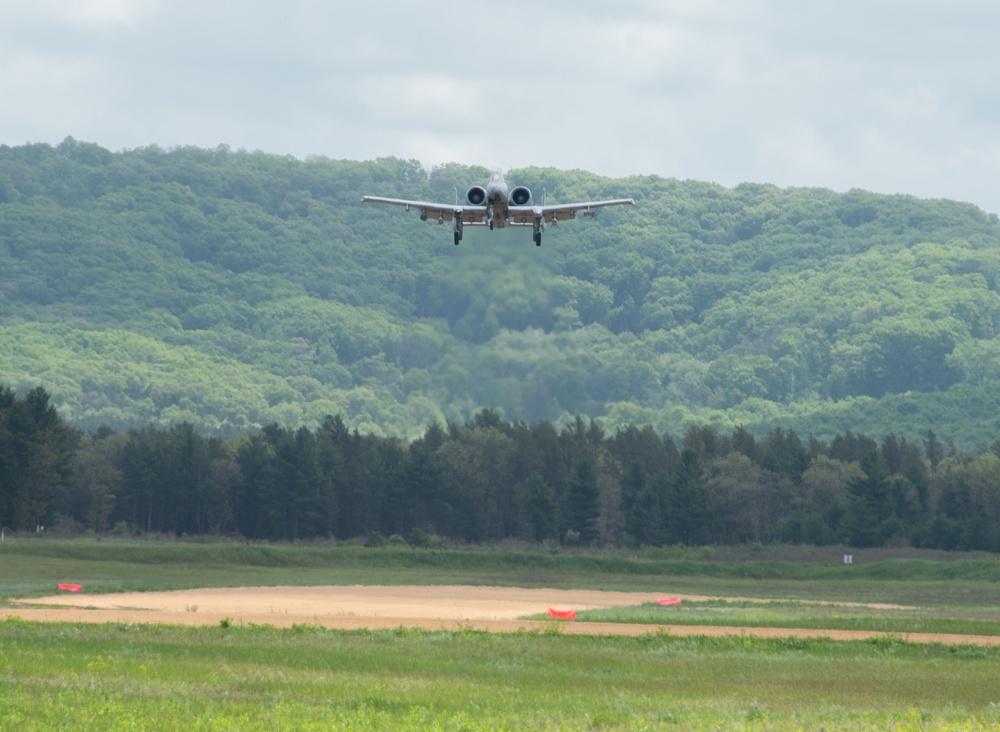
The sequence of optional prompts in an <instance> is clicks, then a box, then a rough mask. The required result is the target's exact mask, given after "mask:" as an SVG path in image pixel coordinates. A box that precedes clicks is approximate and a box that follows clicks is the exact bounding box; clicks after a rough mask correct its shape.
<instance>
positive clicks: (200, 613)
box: [0, 586, 1000, 646]
mask: <svg viewBox="0 0 1000 732" xmlns="http://www.w3.org/2000/svg"><path fill="white" fill-rule="evenodd" d="M662 597H665V596H664V595H657V594H653V593H648V592H601V591H594V590H554V589H524V588H516V587H469V586H411V587H383V586H345V587H339V586H338V587H238V588H222V589H214V588H213V589H200V590H184V591H178V592H131V593H121V594H109V595H87V594H85V593H64V594H61V595H58V596H52V597H41V598H32V599H29V600H21V601H16V602H15V604H14V605H12V606H9V607H0V619H2V618H8V617H19V618H21V619H23V620H33V621H42V622H92V623H130V624H137V623H147V624H170V625H218V624H219V623H220V622H221V621H223V620H228V621H229V622H231V623H233V624H234V625H249V624H257V625H273V626H276V627H290V626H292V625H297V624H302V625H317V626H323V627H326V628H337V629H344V630H357V629H362V628H367V629H371V630H376V629H382V628H399V627H407V628H423V629H426V630H455V629H457V628H472V629H476V630H486V631H490V632H494V633H516V632H518V631H539V630H541V631H544V630H546V629H552V628H553V627H558V630H559V632H562V633H574V634H587V635H644V634H648V633H656V632H665V633H669V634H670V635H673V636H688V635H706V636H724V635H741V634H746V635H754V636H759V637H765V638H789V637H800V638H831V639H834V640H859V639H864V638H871V637H878V636H883V635H885V634H884V633H876V632H865V631H845V630H804V629H795V628H792V629H789V628H739V627H716V626H691V625H670V624H669V619H668V618H665V621H667V622H664V624H663V625H638V624H625V623H590V622H580V621H572V622H571V621H544V620H543V621H539V620H518V618H521V617H524V616H526V615H536V614H539V613H542V614H544V613H546V612H547V611H548V610H549V609H550V608H551V609H555V610H588V609H593V608H609V607H623V606H628V605H640V604H642V603H647V602H653V601H655V600H657V599H659V598H662ZM670 597H675V598H680V599H682V600H705V599H710V598H707V597H704V596H695V595H670ZM712 599H714V598H712ZM724 599H729V600H732V599H737V598H724ZM740 599H747V598H740ZM876 607H877V606H876ZM669 612H670V611H669V610H667V609H665V610H664V613H665V614H668V613H669ZM903 637H904V638H905V639H906V640H908V641H910V642H912V643H943V644H948V645H981V646H995V645H1000V637H994V636H969V635H945V634H931V633H911V634H906V635H905V636H903Z"/></svg>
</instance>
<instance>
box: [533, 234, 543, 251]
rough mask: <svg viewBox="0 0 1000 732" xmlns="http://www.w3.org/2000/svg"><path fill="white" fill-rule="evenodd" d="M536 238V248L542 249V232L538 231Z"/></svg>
mask: <svg viewBox="0 0 1000 732" xmlns="http://www.w3.org/2000/svg"><path fill="white" fill-rule="evenodd" d="M534 238H535V246H536V247H540V246H541V245H542V232H540V231H536V232H535V237H534Z"/></svg>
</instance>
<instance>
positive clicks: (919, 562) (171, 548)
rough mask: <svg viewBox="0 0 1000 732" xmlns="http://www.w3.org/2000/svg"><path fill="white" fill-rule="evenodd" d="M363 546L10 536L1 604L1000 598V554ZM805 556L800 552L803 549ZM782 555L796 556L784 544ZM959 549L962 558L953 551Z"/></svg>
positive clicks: (1, 564) (0, 580)
mask: <svg viewBox="0 0 1000 732" xmlns="http://www.w3.org/2000/svg"><path fill="white" fill-rule="evenodd" d="M716 553H719V554H721V555H723V557H724V558H723V559H719V560H716V559H713V558H712V556H713V550H711V549H683V548H668V549H656V550H646V551H643V552H624V551H610V552H597V551H593V552H564V551H559V552H556V551H550V550H548V549H546V548H544V547H529V548H520V549H504V548H498V547H473V548H465V549H447V550H445V549H434V550H428V549H411V548H407V547H385V548H378V549H373V548H366V547H359V546H354V545H341V546H303V545H265V544H242V543H211V544H210V543H188V542H179V541H124V540H117V541H108V540H104V541H97V540H93V539H90V540H51V539H18V540H10V539H8V540H7V541H5V542H4V543H2V544H0V601H2V599H3V598H5V597H11V596H25V595H38V594H47V593H50V592H51V591H52V588H53V586H54V584H55V583H56V582H67V581H72V582H76V583H79V584H85V587H86V590H87V591H88V592H115V591H134V590H170V589H186V588H192V587H230V586H243V585H248V586H252V585H256V586H266V585H279V584H288V585H330V584H333V585H344V584H383V585H394V584H471V585H499V586H521V587H555V588H587V589H601V590H629V591H631V590H635V591H651V592H663V593H665V594H669V593H688V594H707V595H718V596H750V597H763V598H775V599H779V598H780V599H796V600H850V601H856V602H889V603H896V604H904V605H920V606H932V605H941V606H955V605H979V606H987V607H988V606H1000V559H997V558H996V557H992V556H985V557H984V556H983V555H972V556H969V557H968V558H959V559H956V560H954V561H932V560H927V559H911V558H899V559H887V560H885V561H878V562H872V563H869V564H861V565H857V564H856V565H854V566H853V567H844V566H843V565H837V564H834V563H832V562H831V561H823V562H812V563H810V562H804V561H798V562H796V561H791V560H789V559H787V558H786V559H768V560H754V559H744V558H725V557H726V555H728V554H730V552H728V551H725V550H716ZM799 553H800V554H802V553H803V552H801V551H800V552H799ZM787 556H789V557H790V556H794V555H793V554H792V553H791V552H789V553H788V554H787ZM958 556H959V557H961V555H958Z"/></svg>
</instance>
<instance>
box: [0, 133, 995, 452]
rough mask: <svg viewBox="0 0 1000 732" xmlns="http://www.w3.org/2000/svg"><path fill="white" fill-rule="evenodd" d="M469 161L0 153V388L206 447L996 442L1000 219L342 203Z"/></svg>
mask: <svg viewBox="0 0 1000 732" xmlns="http://www.w3.org/2000/svg"><path fill="white" fill-rule="evenodd" d="M487 174H488V171H487V170H486V169H484V168H466V167H462V166H457V165H448V166H444V167H442V168H439V169H436V170H434V171H432V172H431V173H430V175H428V174H427V172H426V171H425V170H424V169H422V168H421V167H420V165H419V164H418V163H416V162H413V161H403V160H397V159H384V160H378V161H375V162H349V161H334V160H328V159H324V158H316V159H310V160H307V161H300V160H296V159H293V158H286V157H278V156H274V155H267V154H263V153H250V152H243V151H233V150H230V149H228V148H225V147H220V148H218V149H215V150H202V149H194V148H182V149H175V150H163V149H160V148H156V147H150V148H142V149H138V150H132V151H125V152H118V153H114V152H110V151H108V150H105V149H102V148H100V147H98V146H96V145H93V144H88V143H82V142H77V141H75V140H73V139H71V138H70V139H67V140H66V141H64V142H63V143H62V144H60V145H58V146H56V147H52V146H49V145H26V146H20V147H7V146H2V147H0V384H4V385H8V386H10V387H12V388H13V389H15V390H16V392H17V393H19V394H25V393H28V392H29V391H30V390H31V389H32V388H34V387H36V386H41V387H43V388H44V389H45V390H47V392H48V393H50V394H51V395H52V402H53V404H54V405H55V406H56V407H57V408H58V410H59V414H60V415H61V416H62V417H63V418H64V419H66V420H67V421H68V422H69V423H70V424H72V425H75V426H77V427H81V428H84V429H96V428H97V427H99V426H100V425H102V424H105V425H108V426H110V427H111V428H113V429H115V430H123V429H127V428H131V427H143V426H145V425H149V424H152V425H155V426H157V427H158V428H164V429H168V428H170V427H171V426H172V425H178V424H181V423H185V422H186V423H190V424H191V425H193V426H194V427H195V428H196V429H197V430H201V431H203V432H206V433H208V434H217V435H220V436H231V435H234V434H237V433H240V432H244V431H250V430H252V429H254V428H259V427H262V426H264V425H267V424H271V423H276V424H277V425H278V426H280V427H283V428H289V429H295V428H298V427H300V426H306V427H308V428H309V429H314V428H317V427H318V426H319V425H321V424H322V423H323V421H324V419H325V418H326V416H327V415H340V416H341V417H342V419H343V420H344V422H345V424H346V425H347V427H349V428H355V427H356V428H358V429H359V430H360V431H361V432H362V433H365V434H369V433H370V434H373V435H376V436H381V435H396V436H402V437H406V438H416V437H419V436H420V435H423V434H424V431H425V429H426V427H427V425H429V424H431V423H433V422H438V423H440V424H441V425H445V424H446V423H447V421H448V420H451V421H453V422H455V423H458V424H464V423H466V422H468V421H470V420H471V419H472V417H473V415H474V414H476V413H477V412H478V410H479V409H480V408H482V407H489V408H495V409H497V410H498V413H499V414H500V415H502V417H503V418H504V419H506V420H511V421H517V420H524V421H525V422H527V423H534V422H537V421H542V420H551V421H555V422H556V423H557V424H560V423H561V424H566V423H569V422H571V417H572V416H573V415H586V416H587V417H592V418H594V419H595V420H596V421H597V422H598V423H599V424H600V425H602V426H603V427H604V429H606V430H613V429H614V428H616V427H618V426H622V425H628V424H636V425H640V426H641V425H644V424H650V425H652V426H653V427H654V428H655V429H656V430H657V431H658V432H660V433H670V434H674V435H681V434H684V433H685V431H686V429H687V428H688V426H689V425H690V424H691V423H695V422H698V423H702V424H711V425H714V426H715V427H717V428H718V429H720V430H722V431H723V432H726V433H728V432H729V431H731V430H733V429H735V428H736V427H738V426H743V427H745V428H746V429H747V430H749V431H750V432H754V433H756V434H758V435H764V434H767V433H768V432H770V431H771V430H773V429H774V428H775V427H779V426H780V427H782V428H784V429H790V428H791V429H795V430H796V431H797V432H798V434H802V435H807V434H813V435H815V436H816V437H817V438H820V439H826V440H829V439H832V437H833V436H834V435H837V434H841V433H846V432H848V431H850V432H853V433H862V434H869V435H873V436H876V437H877V438H879V439H880V438H881V436H884V435H887V434H889V433H895V434H897V435H900V436H905V437H908V438H909V439H910V440H911V441H917V442H919V440H920V439H922V437H923V436H925V435H926V434H927V430H928V429H933V430H934V431H935V432H936V434H937V435H938V436H939V437H940V439H941V440H942V441H943V442H945V443H947V442H949V441H954V442H955V443H956V444H957V445H959V446H960V447H965V448H969V449H977V448H979V447H982V446H985V445H989V444H992V443H993V442H994V441H995V440H996V439H997V438H998V437H1000V423H998V416H997V415H1000V341H997V340H996V336H997V334H998V332H1000V297H998V292H997V287H998V277H1000V224H998V221H997V218H996V217H995V216H991V215H987V214H984V213H983V212H982V211H980V210H978V209H977V208H975V207H973V206H971V205H968V204H962V203H955V202H949V201H924V200H917V199H914V198H911V197H906V196H879V195H873V194H870V193H866V192H863V191H851V192H848V193H846V194H837V193H834V192H831V191H828V190H819V189H791V190H782V189H779V188H776V187H774V186H769V185H757V184H744V185H740V186H737V187H736V188H734V189H727V188H723V187H720V186H717V185H713V184H709V183H699V182H693V181H678V180H672V179H664V178H658V177H635V178H628V179H622V180H611V179H607V178H601V177H598V176H594V175H591V174H589V173H585V172H581V171H570V172H567V171H557V170H550V169H535V168H532V169H523V170H512V171H508V172H507V179H508V181H510V182H515V183H517V184H522V185H527V186H529V187H530V188H531V189H532V190H533V191H535V192H536V194H539V193H540V192H541V191H542V190H543V189H545V190H546V193H547V200H548V202H549V203H560V202H573V201H578V200H586V199H590V198H613V197H631V198H635V199H636V201H637V203H638V205H637V206H636V207H635V208H634V209H631V208H629V209H628V210H608V211H605V212H602V213H601V214H600V215H599V216H598V217H597V219H596V220H595V221H591V220H590V219H586V218H582V219H581V220H580V221H576V222H569V223H564V224H562V225H560V226H558V227H550V229H549V230H548V231H547V232H546V235H545V241H544V245H543V246H542V247H541V248H540V249H536V248H535V247H534V246H533V245H532V242H531V236H530V230H527V231H526V230H505V231H497V232H492V233H491V232H487V231H482V230H467V231H466V235H465V239H464V241H463V243H462V245H461V246H459V247H454V246H453V245H452V243H451V234H450V230H449V229H448V228H447V227H438V226H436V225H434V224H432V223H421V222H420V221H419V219H418V217H417V214H416V213H413V212H411V213H409V214H406V213H404V212H402V211H400V210H395V209H391V210H384V209H382V208H380V207H376V206H363V205H362V204H361V203H360V200H361V196H362V195H363V194H366V193H370V194H377V195H391V196H401V197H407V198H420V199H436V200H443V201H450V200H453V198H454V196H455V190H456V189H458V191H459V194H460V195H461V194H462V193H463V192H464V190H465V189H466V188H467V187H468V186H469V185H472V184H481V183H483V182H484V181H485V179H486V177H487Z"/></svg>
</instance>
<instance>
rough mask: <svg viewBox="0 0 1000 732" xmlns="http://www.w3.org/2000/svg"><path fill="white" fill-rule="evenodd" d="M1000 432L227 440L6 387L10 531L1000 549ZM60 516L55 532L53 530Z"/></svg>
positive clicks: (556, 432)
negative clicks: (122, 424) (123, 424)
mask: <svg viewBox="0 0 1000 732" xmlns="http://www.w3.org/2000/svg"><path fill="white" fill-rule="evenodd" d="M998 451H1000V443H997V444H996V445H994V447H993V449H991V450H988V451H985V452H983V453H981V454H978V455H972V454H967V453H961V452H958V451H956V450H955V449H954V447H945V446H943V445H941V444H940V442H939V441H938V438H937V436H936V435H935V433H934V432H933V431H928V433H927V435H926V437H925V438H924V439H923V440H922V441H921V444H920V445H917V444H914V443H911V442H909V441H907V440H906V439H902V438H898V437H896V436H895V435H888V436H887V437H885V438H884V439H882V440H881V441H880V442H876V441H875V440H873V439H871V438H869V437H864V436H860V435H856V434H853V433H845V434H842V435H837V436H836V437H835V438H834V439H833V440H831V441H830V442H821V441H818V440H816V439H805V440H803V439H802V438H800V437H799V436H798V435H797V434H796V433H795V432H793V431H790V430H789V431H785V430H782V429H775V430H773V431H771V432H769V433H768V434H766V435H765V436H763V437H762V438H760V439H758V438H756V437H754V435H752V434H751V433H749V432H748V431H746V430H744V429H736V430H734V431H733V432H731V433H728V434H727V433H722V432H719V431H718V430H716V429H715V428H713V427H710V426H704V427H702V426H698V425H692V426H691V427H689V428H688V430H687V432H686V433H685V434H684V435H683V436H681V437H680V438H679V439H675V438H674V437H672V436H670V435H661V434H659V433H657V432H656V431H655V430H653V428H652V427H649V426H647V427H643V428H638V427H635V426H629V427H624V428H618V429H616V430H615V432H614V433H611V434H609V433H606V432H605V431H604V430H603V429H601V427H600V426H599V425H597V423H595V422H593V421H591V420H586V419H583V418H580V417H578V418H576V419H574V420H572V421H571V422H570V423H569V424H568V425H566V426H565V427H563V428H561V429H560V428H556V427H555V426H554V425H553V424H552V423H551V422H547V421H542V422H537V423H534V424H531V425H529V424H526V423H524V422H508V421H505V420H503V419H502V418H501V417H500V415H499V414H498V413H497V412H495V411H491V410H482V411H480V412H478V413H477V414H476V415H475V417H474V418H473V419H472V420H471V421H470V422H468V423H466V424H464V425H457V424H455V423H453V422H451V423H448V424H446V425H438V424H432V425H430V426H429V427H427V428H426V430H425V431H424V433H423V434H422V435H421V436H420V437H419V438H417V439H415V440H413V441H412V442H409V443H403V442H402V441H400V440H399V439H398V438H392V437H379V436H374V435H371V434H361V433H359V432H358V431H357V430H350V429H348V428H347V426H346V425H345V424H344V421H343V420H342V419H341V418H339V417H328V418H326V419H325V420H324V421H323V423H322V424H321V425H320V426H319V427H317V428H315V429H309V428H307V427H300V428H298V429H290V428H285V427H281V426H279V425H276V424H272V425H269V426H266V427H265V428H264V429H262V430H260V431H259V432H254V433H253V434H249V435H242V436H239V437H233V438H228V439H223V438H219V437H214V436H205V435H201V434H199V433H198V432H197V431H195V430H194V429H193V427H192V426H191V425H190V424H185V423H182V424H178V425H175V426H173V427H170V428H167V429H159V428H154V427H145V428H142V429H133V430H129V431H127V432H123V433H120V432H114V431H111V430H109V429H102V430H99V431H97V432H95V433H83V432H80V431H78V430H75V429H73V428H71V427H69V426H67V425H65V424H64V423H63V422H62V420H61V418H60V417H59V416H58V414H57V412H56V410H55V408H54V407H52V406H51V405H50V404H49V399H48V394H47V393H46V392H45V391H44V390H43V389H41V388H37V389H34V390H32V391H31V392H29V393H28V394H26V395H25V396H24V397H21V398H19V397H17V396H16V395H15V394H14V393H13V391H12V390H10V389H0V526H8V527H11V528H14V529H18V530H22V531H25V530H27V531H31V530H35V529H36V528H37V527H40V526H48V527H49V530H50V531H51V530H52V529H53V528H54V529H55V530H56V531H57V532H62V533H67V532H68V533H79V532H81V531H88V530H89V531H92V532H98V533H100V532H105V531H107V530H109V529H113V530H114V531H116V532H117V533H120V534H130V533H142V534H149V533H158V532H170V533H172V534H178V535H181V534H187V535H203V534H215V535H227V536H242V537H244V538H247V539H269V540H287V541H296V540H309V539H315V538H323V539H329V538H336V539H354V538H358V537H366V540H367V542H368V543H380V542H382V541H386V540H392V541H398V542H408V543H410V544H412V545H415V546H418V547H426V546H435V545H439V544H440V543H441V542H442V541H444V540H455V541H468V542H496V541H501V540H504V539H519V540H524V541H530V542H542V541H545V542H553V543H555V542H558V543H562V544H565V545H572V546H575V545H581V546H594V545H600V546H607V545H614V546H662V545H665V544H671V545H672V544H685V545H698V544H706V543H730V544H733V543H749V542H762V543H765V542H775V541H781V542H787V543H796V544H818V545H822V544H849V545H853V546H858V547H872V546H904V545H913V546H918V547H928V548H931V547H933V548H943V549H980V550H987V551H994V552H995V551H1000V456H998ZM53 522H54V526H53Z"/></svg>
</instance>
